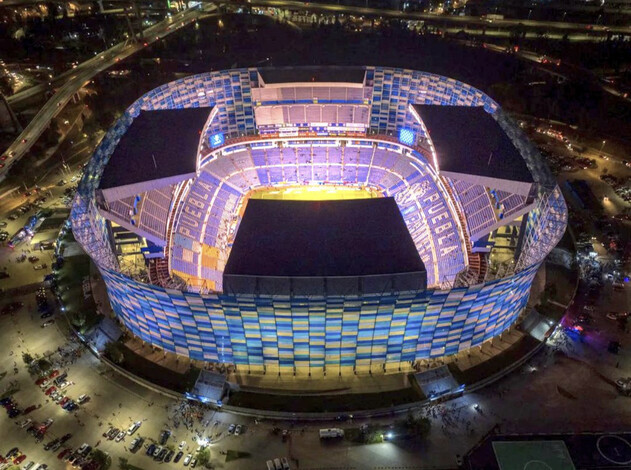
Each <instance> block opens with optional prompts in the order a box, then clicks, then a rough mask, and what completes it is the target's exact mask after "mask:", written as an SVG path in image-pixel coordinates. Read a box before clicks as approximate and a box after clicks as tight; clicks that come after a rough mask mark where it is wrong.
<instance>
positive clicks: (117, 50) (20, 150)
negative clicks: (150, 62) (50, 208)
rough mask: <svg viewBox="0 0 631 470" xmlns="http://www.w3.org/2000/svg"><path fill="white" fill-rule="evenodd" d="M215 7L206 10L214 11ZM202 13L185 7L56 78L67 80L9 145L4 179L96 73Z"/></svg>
mask: <svg viewBox="0 0 631 470" xmlns="http://www.w3.org/2000/svg"><path fill="white" fill-rule="evenodd" d="M211 8H214V7H211ZM211 8H209V9H207V10H206V11H210V9H211ZM202 14H204V11H203V10H200V9H197V8H196V9H188V10H184V11H182V12H180V13H178V14H176V15H173V16H172V17H169V18H167V19H166V20H164V21H161V22H160V23H157V24H155V25H154V26H152V27H150V28H148V29H146V30H145V31H143V34H144V37H145V39H144V42H137V43H119V44H117V45H115V46H114V47H112V48H110V49H108V50H106V51H104V52H102V53H100V54H97V55H96V56H94V57H93V58H91V59H89V60H87V61H85V62H83V63H82V64H80V65H78V66H77V67H76V68H74V69H72V70H69V71H67V72H65V73H64V74H62V77H61V78H60V79H55V81H56V82H58V81H59V80H62V81H64V83H63V85H61V86H60V87H59V88H58V89H57V91H56V92H55V94H54V95H53V96H52V97H51V98H50V99H49V100H48V101H47V102H46V104H44V106H43V107H42V108H41V109H40V110H39V112H38V113H37V114H36V115H35V117H34V118H33V119H32V120H31V122H30V123H29V124H28V125H27V126H26V128H25V129H24V131H23V132H22V133H21V134H20V135H19V136H18V138H17V139H16V140H15V141H14V142H13V144H11V145H10V146H9V148H8V149H6V151H5V155H7V156H8V157H9V158H8V159H7V160H6V162H5V163H6V164H5V166H4V167H3V168H0V181H2V180H3V179H4V178H6V175H7V173H8V172H9V170H10V169H11V167H12V166H13V165H15V163H16V162H18V161H19V160H20V159H21V158H22V157H23V156H24V155H26V153H27V152H28V151H29V149H30V148H31V146H32V145H33V144H34V143H35V142H36V141H37V139H38V138H39V137H40V136H41V135H42V133H43V132H44V131H45V130H46V128H48V126H49V125H50V122H51V120H52V119H53V118H54V117H56V116H57V115H58V114H59V113H60V112H61V111H62V110H63V108H64V106H65V105H66V104H67V103H68V102H69V101H70V100H71V99H72V97H73V96H74V95H75V94H76V93H77V92H78V91H79V90H80V89H81V88H82V87H84V86H85V85H87V84H88V83H89V82H90V80H91V79H92V78H93V77H94V76H96V75H97V74H99V73H100V72H102V71H103V70H106V69H107V68H109V67H111V66H112V65H114V64H115V63H117V62H119V61H121V60H123V59H125V58H127V57H129V56H130V55H133V54H135V53H136V52H138V51H140V50H142V49H143V48H144V47H146V46H147V45H149V44H152V43H154V42H156V41H159V40H161V39H162V38H163V37H165V36H167V35H169V34H171V33H173V32H175V31H177V30H178V29H180V28H182V27H183V26H186V25H187V24H189V23H191V22H194V21H195V20H196V19H197V18H199V17H200V16H201V15H202ZM38 87H40V85H38V86H35V87H32V88H29V89H27V90H24V91H22V92H20V93H17V94H16V95H15V96H14V97H13V99H14V100H20V99H24V97H27V96H32V94H37V93H42V91H43V89H42V88H38Z"/></svg>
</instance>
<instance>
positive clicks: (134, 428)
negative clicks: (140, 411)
mask: <svg viewBox="0 0 631 470" xmlns="http://www.w3.org/2000/svg"><path fill="white" fill-rule="evenodd" d="M141 424H142V422H141V421H136V422H135V423H132V425H131V426H129V429H128V430H127V434H129V435H130V436H131V435H132V434H133V433H135V432H136V431H138V428H139V427H140V425H141Z"/></svg>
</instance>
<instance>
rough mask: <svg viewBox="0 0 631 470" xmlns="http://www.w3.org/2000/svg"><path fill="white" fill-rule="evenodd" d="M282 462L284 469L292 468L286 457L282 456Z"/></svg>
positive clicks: (289, 469)
mask: <svg viewBox="0 0 631 470" xmlns="http://www.w3.org/2000/svg"><path fill="white" fill-rule="evenodd" d="M280 464H281V465H282V466H283V470H291V467H290V466H289V462H288V461H287V458H286V457H281V458H280Z"/></svg>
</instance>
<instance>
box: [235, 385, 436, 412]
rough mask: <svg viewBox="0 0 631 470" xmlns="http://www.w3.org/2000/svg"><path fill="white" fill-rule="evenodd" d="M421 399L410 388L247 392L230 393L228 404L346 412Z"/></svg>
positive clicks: (294, 410)
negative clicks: (318, 392) (323, 392)
mask: <svg viewBox="0 0 631 470" xmlns="http://www.w3.org/2000/svg"><path fill="white" fill-rule="evenodd" d="M423 399H425V397H424V396H423V395H421V394H419V393H418V392H417V391H416V390H414V389H413V388H412V387H408V388H404V389H401V390H395V391H391V392H381V393H347V394H344V395H301V396H296V395H291V396H289V395H272V394H262V393H253V392H247V391H239V392H234V393H232V394H231V395H230V400H229V401H228V403H229V404H230V405H232V406H240V407H243V408H253V409H264V410H274V411H288V412H297V413H298V412H306V413H309V412H311V413H322V412H333V413H335V412H348V411H358V410H370V409H375V408H388V407H390V406H397V405H402V404H405V403H411V402H415V401H419V400H423Z"/></svg>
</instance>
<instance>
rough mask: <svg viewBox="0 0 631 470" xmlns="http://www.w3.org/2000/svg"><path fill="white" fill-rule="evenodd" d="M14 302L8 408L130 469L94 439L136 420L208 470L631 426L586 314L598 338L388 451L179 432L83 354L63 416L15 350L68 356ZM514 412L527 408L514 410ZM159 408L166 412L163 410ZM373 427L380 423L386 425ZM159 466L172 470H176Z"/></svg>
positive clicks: (260, 427)
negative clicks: (210, 464) (166, 433)
mask: <svg viewBox="0 0 631 470" xmlns="http://www.w3.org/2000/svg"><path fill="white" fill-rule="evenodd" d="M614 300H615V299H614ZM618 300H619V299H618ZM23 301H24V302H25V304H26V306H25V308H24V309H23V310H22V311H20V312H18V313H16V314H15V315H14V316H4V317H2V318H0V344H3V345H7V346H8V347H9V348H10V349H9V350H8V354H7V355H5V356H4V357H3V358H2V359H0V371H4V370H6V371H8V374H7V375H6V377H4V379H2V380H1V381H0V390H4V389H5V388H6V387H7V386H8V385H9V381H13V380H17V381H18V383H19V388H20V390H19V391H18V392H17V393H15V399H16V400H17V402H18V403H19V404H20V406H21V407H23V408H25V407H27V406H29V405H32V404H41V405H42V407H41V408H40V409H39V410H36V411H34V412H33V413H31V416H30V417H32V418H33V419H36V420H39V421H42V420H44V419H46V418H48V417H51V418H53V419H54V420H55V422H54V424H53V425H52V426H51V428H50V430H49V434H48V436H50V437H58V436H61V435H63V434H64V433H66V432H71V433H73V434H74V437H73V438H72V439H71V440H70V441H69V443H68V444H69V445H71V446H74V447H77V446H79V445H80V444H81V443H83V442H87V443H89V444H90V445H95V444H96V443H97V442H99V441H101V442H100V444H99V448H101V449H103V450H105V451H107V452H109V453H110V454H111V455H112V456H113V457H114V460H115V461H116V460H117V458H118V457H119V456H125V457H127V458H129V460H130V462H131V463H133V464H135V465H139V466H141V467H142V468H145V469H149V468H154V467H155V465H154V463H153V462H152V461H150V460H149V458H148V457H146V456H145V455H144V454H143V453H142V452H139V453H138V454H131V453H130V452H128V451H127V450H126V445H127V444H128V443H129V441H130V439H129V438H126V440H125V441H124V442H122V443H115V442H113V441H107V440H104V439H103V438H102V437H101V434H102V432H103V431H104V430H105V429H106V428H107V427H108V426H109V424H110V423H111V424H112V425H114V426H117V427H119V428H123V427H127V426H128V425H129V424H130V423H131V422H133V421H135V420H142V421H143V424H142V427H141V428H140V430H139V433H138V434H140V435H142V436H145V437H148V438H151V439H157V438H158V436H159V433H160V431H161V430H162V429H163V428H164V427H165V425H166V426H168V427H169V428H170V429H172V431H173V433H174V437H172V438H171V440H170V442H172V443H173V444H176V443H177V442H179V441H181V440H186V441H187V442H188V443H189V444H188V448H189V449H193V446H194V444H193V441H194V435H195V433H194V429H197V430H199V431H200V432H201V433H202V435H204V436H205V437H211V438H213V442H214V443H213V444H212V445H211V451H212V454H213V459H214V460H215V461H216V463H217V464H219V465H218V468H226V469H259V468H264V463H265V460H267V459H270V458H274V457H280V456H288V457H292V458H294V459H296V460H294V463H298V464H299V467H298V468H301V469H303V468H314V469H315V468H327V469H332V468H357V469H363V468H381V467H385V468H388V467H391V466H394V465H396V466H397V467H407V468H417V467H418V468H420V467H427V466H443V467H449V466H453V465H454V464H455V455H456V454H464V453H466V451H467V450H468V449H469V448H470V447H471V446H473V445H474V444H475V442H477V441H478V440H479V439H480V437H481V436H482V435H484V434H485V433H487V432H488V431H489V430H490V429H491V428H492V427H493V426H495V425H496V424H499V425H500V429H501V431H502V432H520V433H524V432H551V431H557V432H570V431H575V430H610V431H619V430H622V429H625V427H626V426H628V423H629V422H631V407H630V406H628V401H629V399H628V398H623V397H620V396H619V395H618V394H617V392H616V390H615V388H614V387H613V386H612V385H611V384H610V383H608V382H607V381H606V380H604V379H603V378H602V376H601V374H604V375H605V376H606V377H608V378H611V379H615V378H617V376H619V375H623V374H625V375H631V374H630V373H631V360H630V356H631V355H630V354H629V352H628V351H625V352H624V353H622V354H621V355H618V356H614V355H611V354H609V353H607V352H606V351H605V350H603V346H602V344H601V342H600V341H597V340H596V339H598V338H600V337H605V338H609V337H621V338H625V337H626V334H625V333H623V332H620V331H619V330H617V327H616V325H615V323H614V322H612V321H610V320H607V319H606V318H605V317H604V314H603V315H601V317H602V318H600V317H598V316H597V314H595V317H596V319H595V324H594V330H596V329H597V330H598V331H595V332H594V333H593V338H594V340H592V336H590V334H589V333H588V335H587V337H586V339H585V342H583V343H581V342H579V341H572V340H571V339H568V338H566V337H565V336H563V335H560V336H559V338H558V339H556V340H555V341H554V342H553V343H552V344H551V346H549V347H547V348H546V350H545V351H544V352H543V353H541V354H539V355H538V356H536V357H535V358H534V359H533V360H532V361H531V362H530V364H528V365H526V366H524V367H523V368H522V369H521V370H520V371H518V372H516V373H514V374H513V375H511V376H510V377H508V378H506V379H504V380H502V381H501V382H500V383H498V384H497V385H495V386H493V387H491V388H489V389H487V390H484V391H482V392H481V393H474V394H470V395H465V396H464V397H462V398H459V399H458V400H455V401H453V402H450V403H449V404H447V405H446V406H445V407H444V408H442V407H437V408H435V409H434V413H435V417H434V413H430V417H431V418H432V421H433V429H432V433H431V436H430V438H429V439H428V440H427V441H426V442H416V441H405V440H401V441H400V440H396V439H395V440H394V441H393V442H390V443H384V444H376V445H370V446H360V445H353V444H350V443H349V442H347V441H340V442H332V443H323V442H320V439H319V437H318V433H317V431H318V429H319V428H320V427H324V426H333V425H335V426H339V425H340V423H323V424H316V425H313V424H306V423H299V422H296V423H274V422H267V421H266V422H260V423H258V424H256V423H255V422H254V421H253V420H252V419H250V418H245V417H240V416H234V415H229V414H227V413H221V412H218V413H214V412H212V411H207V412H206V414H205V415H204V417H203V419H202V421H207V422H208V426H203V425H202V424H200V423H199V422H197V421H196V422H195V423H194V425H193V428H192V429H191V430H186V429H185V428H184V426H183V424H180V425H179V427H177V428H176V427H175V426H174V423H173V421H172V420H170V419H169V417H172V416H173V413H172V407H173V406H177V404H175V403H174V402H173V401H172V400H171V399H168V398H165V397H162V396H160V395H158V394H156V393H154V392H151V391H148V390H146V389H144V388H142V387H140V386H138V385H137V384H135V383H133V382H131V381H129V380H126V379H124V378H122V377H120V376H118V375H117V374H114V373H112V372H110V371H109V370H108V369H106V368H105V367H104V366H103V365H101V364H100V363H99V362H98V360H97V359H96V358H94V356H92V355H91V354H90V353H87V352H84V353H83V354H82V355H81V357H79V358H78V359H77V360H76V362H75V363H73V364H69V365H67V366H65V367H62V369H63V370H67V371H68V374H69V375H68V377H69V379H70V380H71V381H73V382H74V385H71V386H70V387H69V388H68V389H67V394H68V395H69V396H70V397H73V398H76V397H77V396H79V395H81V394H83V393H87V394H89V395H91V397H92V400H91V401H90V402H88V403H87V404H86V405H85V406H83V407H82V408H81V409H80V410H79V411H77V412H76V413H75V414H69V413H67V412H65V411H64V410H62V409H61V407H59V406H58V405H55V404H54V403H51V402H47V401H46V397H45V396H44V394H43V393H42V391H41V390H40V389H39V387H37V386H35V385H34V382H33V380H34V378H33V377H30V376H29V375H28V374H27V372H26V369H25V367H24V364H23V362H22V359H21V354H22V352H23V351H25V350H27V351H28V352H30V353H31V354H46V353H49V352H53V351H56V350H57V348H58V347H60V346H66V347H68V343H67V340H66V337H65V336H64V335H63V334H62V333H61V331H60V329H59V328H58V327H57V324H56V325H53V326H51V327H48V328H44V329H42V328H41V327H40V326H39V325H40V320H39V318H36V317H35V315H34V314H33V313H32V312H34V310H35V306H34V294H31V295H29V296H26V297H25V298H23ZM604 310H605V309H603V311H604ZM59 321H60V320H58V322H59ZM70 346H73V345H72V344H71V345H70ZM556 347H558V348H559V350H560V351H567V353H568V354H569V355H570V357H566V356H565V355H561V354H560V353H559V351H557V352H555V348H556ZM605 349H606V347H605ZM11 351H12V354H11ZM52 358H53V359H55V358H59V355H58V354H55V355H53V356H52ZM14 363H15V364H17V366H18V370H19V372H18V374H17V375H13V374H12V369H13V366H14ZM616 364H618V367H617V368H616ZM595 367H597V370H596V369H595ZM290 399H291V398H290ZM151 403H153V405H151ZM476 403H477V404H479V406H480V411H479V412H478V411H475V409H474V408H473V405H474V404H476ZM524 403H527V404H528V406H524ZM165 406H166V407H171V408H169V410H167V409H165ZM11 421H12V420H9V419H8V418H7V417H6V415H5V414H4V413H1V414H0V422H1V423H2V424H1V425H0V442H2V443H3V444H2V448H1V449H0V450H1V451H3V452H6V451H7V450H8V449H9V448H11V447H13V446H14V445H19V446H20V448H21V449H22V450H23V451H24V452H25V453H26V454H27V455H28V458H29V459H33V460H37V461H45V462H48V463H49V466H50V468H64V467H63V466H62V465H60V462H59V461H58V460H57V459H56V458H55V457H54V456H53V455H52V454H51V453H48V452H44V450H43V448H42V444H36V443H35V441H34V439H33V438H32V437H31V436H28V435H27V434H26V432H25V430H23V429H20V428H18V427H17V426H16V425H14V424H13V423H12V422H11ZM178 421H179V422H180V423H182V422H183V420H182V418H178ZM215 421H218V424H216V425H215V424H214V422H215ZM377 421H378V422H381V423H388V422H389V421H391V420H390V419H381V420H377ZM467 422H470V424H469V425H468V424H467ZM230 423H239V424H243V425H245V426H246V430H245V434H244V435H242V436H238V437H235V436H230V435H228V434H227V431H226V430H227V427H228V425H229V424H230ZM359 424H361V423H355V422H345V423H342V427H346V428H349V427H357V426H358V425H359ZM275 426H280V427H287V428H289V429H290V430H291V439H290V440H288V441H287V442H285V443H284V442H282V440H281V438H280V437H279V436H275V435H273V434H272V428H273V427H275ZM48 436H47V437H48ZM47 440H48V439H45V440H44V443H45V442H46V441H47ZM227 450H239V451H242V452H249V453H250V454H251V455H252V457H250V458H244V459H240V460H236V461H233V462H229V463H225V461H224V460H225V457H224V456H223V455H222V454H220V451H227ZM51 463H52V464H53V465H50V464H51ZM160 465H161V466H166V467H169V466H171V467H176V466H180V465H182V464H181V463H179V464H173V463H170V464H160Z"/></svg>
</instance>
